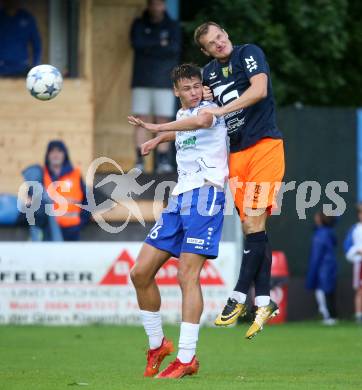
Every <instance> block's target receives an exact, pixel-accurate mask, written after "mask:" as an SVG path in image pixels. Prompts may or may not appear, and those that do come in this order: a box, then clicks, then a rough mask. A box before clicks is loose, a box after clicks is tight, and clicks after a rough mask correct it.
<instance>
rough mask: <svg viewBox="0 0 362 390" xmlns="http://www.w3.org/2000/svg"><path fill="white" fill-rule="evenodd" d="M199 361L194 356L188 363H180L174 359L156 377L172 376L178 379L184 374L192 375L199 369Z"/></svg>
mask: <svg viewBox="0 0 362 390" xmlns="http://www.w3.org/2000/svg"><path fill="white" fill-rule="evenodd" d="M199 366H200V364H199V361H198V360H197V359H196V356H194V357H193V358H192V360H191V362H190V363H181V362H180V360H178V359H176V360H174V361H173V362H171V363H170V364H169V365H168V366H167V367H166V368H165V369H164V370H163V371H161V372H160V373H159V374H158V375H157V377H156V378H173V379H178V378H182V377H184V376H186V375H194V374H197V371H199Z"/></svg>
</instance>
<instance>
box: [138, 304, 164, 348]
mask: <svg viewBox="0 0 362 390" xmlns="http://www.w3.org/2000/svg"><path fill="white" fill-rule="evenodd" d="M141 318H142V324H143V327H144V328H145V332H146V334H147V336H148V342H149V345H150V349H156V348H158V347H160V346H161V344H162V340H163V337H164V335H163V330H162V319H161V314H160V312H159V311H147V310H141Z"/></svg>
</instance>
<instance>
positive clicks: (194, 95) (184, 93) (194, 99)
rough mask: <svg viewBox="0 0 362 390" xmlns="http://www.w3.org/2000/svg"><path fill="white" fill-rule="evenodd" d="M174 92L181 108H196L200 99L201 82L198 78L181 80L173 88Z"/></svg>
mask: <svg viewBox="0 0 362 390" xmlns="http://www.w3.org/2000/svg"><path fill="white" fill-rule="evenodd" d="M174 91H175V96H177V97H178V98H180V100H181V104H182V107H183V108H193V107H197V106H198V105H199V104H200V102H201V99H202V82H201V80H200V79H199V78H198V77H191V79H181V80H179V81H178V82H177V84H176V85H175V86H174Z"/></svg>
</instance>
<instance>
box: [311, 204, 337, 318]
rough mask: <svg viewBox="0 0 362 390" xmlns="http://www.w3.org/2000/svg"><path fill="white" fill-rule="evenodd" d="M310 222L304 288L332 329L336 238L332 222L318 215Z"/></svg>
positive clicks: (334, 312) (321, 213)
mask: <svg viewBox="0 0 362 390" xmlns="http://www.w3.org/2000/svg"><path fill="white" fill-rule="evenodd" d="M314 222H315V228H314V234H313V238H312V247H311V252H310V257H309V267H308V273H307V281H306V287H307V288H308V289H310V290H314V291H315V297H316V300H317V304H318V310H319V312H320V314H321V315H322V317H323V323H324V324H325V325H334V324H335V323H336V317H337V312H336V286H337V257H336V249H337V238H336V233H335V230H334V225H335V222H336V219H335V217H329V216H327V215H325V214H324V213H323V212H322V211H319V212H317V213H316V214H315V216H314Z"/></svg>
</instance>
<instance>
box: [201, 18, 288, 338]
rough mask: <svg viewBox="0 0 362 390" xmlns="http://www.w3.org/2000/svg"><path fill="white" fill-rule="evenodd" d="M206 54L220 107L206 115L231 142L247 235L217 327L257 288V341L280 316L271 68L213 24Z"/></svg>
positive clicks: (277, 156) (207, 26) (210, 91)
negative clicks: (274, 292) (275, 297)
mask: <svg viewBox="0 0 362 390" xmlns="http://www.w3.org/2000/svg"><path fill="white" fill-rule="evenodd" d="M194 39H195V42H196V44H197V45H198V46H199V47H200V49H201V51H202V52H203V53H204V54H205V55H207V56H209V57H212V60H211V61H210V62H209V63H208V64H207V65H206V66H205V67H204V70H203V83H204V99H205V100H214V101H215V102H216V103H217V104H218V106H219V107H216V108H208V109H206V111H208V112H209V113H212V114H214V115H216V116H223V117H224V119H225V123H226V125H227V128H228V135H229V137H230V159H229V170H230V182H229V184H230V188H231V191H232V193H233V195H234V202H235V207H236V209H237V211H238V213H239V215H240V219H241V221H242V224H243V231H244V234H245V245H244V250H243V252H244V253H243V258H242V264H241V269H240V274H239V278H238V281H237V284H236V286H235V289H234V291H233V292H232V294H231V295H230V297H229V299H228V301H227V303H226V305H225V307H224V310H223V311H222V313H221V314H220V315H219V316H218V317H217V318H216V320H215V324H216V325H219V326H227V325H230V324H232V323H234V322H236V320H237V318H238V317H239V316H243V315H245V314H246V305H245V301H246V296H247V293H248V291H249V289H250V287H251V285H252V284H254V286H255V304H256V306H257V310H256V316H255V320H254V322H253V323H252V325H251V326H250V328H249V329H248V331H247V333H246V338H249V339H250V338H252V337H253V336H254V335H256V334H257V333H258V332H259V331H261V330H262V328H263V325H264V324H265V323H266V322H267V321H268V320H269V319H270V318H272V317H274V316H275V315H277V314H278V313H279V309H278V306H277V305H276V303H275V302H273V301H272V300H271V299H270V276H271V261H272V252H271V246H270V243H269V241H268V236H267V234H266V230H265V229H266V220H267V217H268V215H269V214H270V213H271V209H272V207H273V205H275V198H276V193H277V191H278V189H279V188H280V185H281V181H282V179H283V176H284V147H283V140H282V134H281V132H280V131H279V129H278V127H277V125H276V120H275V103H274V98H273V92H272V84H271V79H270V70H269V65H268V63H267V61H266V59H265V55H264V53H263V51H262V50H261V49H260V48H259V47H258V46H256V45H254V44H244V45H236V46H233V44H232V43H231V41H230V39H229V37H228V34H227V32H226V31H225V30H224V29H223V28H222V27H221V26H219V25H218V24H216V23H214V22H207V23H204V24H202V25H201V26H199V27H198V28H197V29H196V30H195V33H194Z"/></svg>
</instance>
